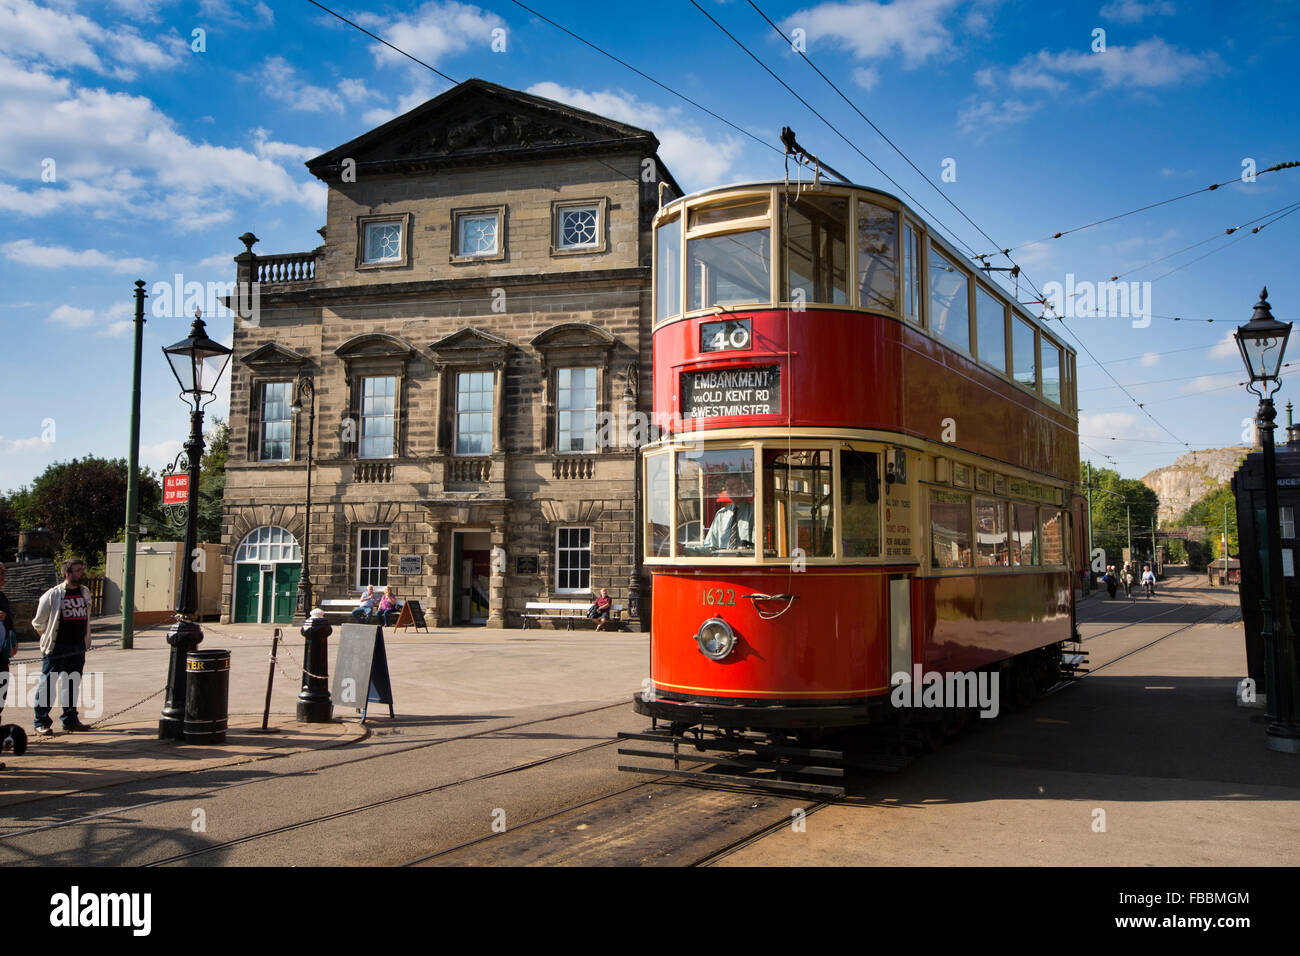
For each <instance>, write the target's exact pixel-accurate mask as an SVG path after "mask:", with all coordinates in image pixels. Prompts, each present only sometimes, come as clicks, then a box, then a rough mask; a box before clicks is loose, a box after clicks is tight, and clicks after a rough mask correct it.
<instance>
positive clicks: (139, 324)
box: [122, 279, 145, 651]
mask: <svg viewBox="0 0 1300 956" xmlns="http://www.w3.org/2000/svg"><path fill="white" fill-rule="evenodd" d="M144 300H145V291H144V280H143V279H137V280H136V281H135V357H134V360H133V364H132V367H131V443H130V446H129V447H128V448H127V453H126V544H125V550H124V551H123V552H122V650H124V651H129V650H130V649H131V647H132V646H133V644H134V635H135V542H136V522H137V521H138V520H139V514H138V508H139V498H140V487H139V485H140V479H139V472H140V354H141V350H142V349H143V348H144Z"/></svg>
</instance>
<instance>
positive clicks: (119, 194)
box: [0, 0, 325, 230]
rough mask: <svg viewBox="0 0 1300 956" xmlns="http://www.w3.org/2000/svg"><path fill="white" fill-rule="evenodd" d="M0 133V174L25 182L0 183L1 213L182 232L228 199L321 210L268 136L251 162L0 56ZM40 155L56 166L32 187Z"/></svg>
mask: <svg viewBox="0 0 1300 956" xmlns="http://www.w3.org/2000/svg"><path fill="white" fill-rule="evenodd" d="M3 2H5V0H0V3H3ZM0 129H3V130H5V135H4V136H3V137H0V174H7V175H9V176H11V177H13V178H14V179H16V180H19V181H21V182H25V183H31V185H30V186H27V187H25V188H20V186H19V185H17V184H15V183H12V182H11V183H5V182H0V210H8V211H12V212H16V213H20V214H23V215H29V216H34V215H49V214H52V213H55V212H64V211H67V210H70V209H71V210H80V211H86V212H90V213H91V214H93V215H96V216H112V215H122V214H123V213H126V212H128V211H129V212H130V214H131V215H132V216H134V217H137V218H140V219H142V220H161V221H166V222H168V223H169V224H171V225H173V226H174V227H175V228H178V229H181V230H190V229H197V228H201V227H203V226H207V225H210V224H212V223H217V222H224V221H226V220H228V219H229V218H230V217H231V209H230V208H229V200H230V199H231V198H233V197H238V198H243V199H255V200H259V201H262V202H268V203H282V202H287V203H295V204H301V205H303V206H306V207H308V208H310V209H311V210H312V211H314V212H319V211H321V210H322V209H323V208H324V202H325V187H324V185H323V184H321V183H318V182H315V181H314V180H313V181H310V182H299V181H297V180H295V178H294V177H293V176H291V175H290V174H289V172H288V171H287V170H286V169H284V168H283V166H281V165H280V164H279V163H278V162H276V159H277V158H279V157H280V156H281V155H283V152H284V148H287V144H271V143H270V142H269V140H268V141H267V142H268V153H267V155H264V156H259V155H255V154H254V153H251V152H249V151H248V150H246V149H242V148H236V147H229V146H218V145H212V144H209V143H204V142H195V141H193V140H191V139H190V138H189V137H187V136H186V135H184V134H183V133H181V132H180V131H179V130H178V129H177V127H176V124H175V122H174V121H173V120H172V119H171V118H170V117H168V116H167V115H165V114H164V113H163V112H162V111H161V110H159V109H158V107H157V106H156V105H155V104H154V103H153V102H152V101H151V100H150V99H148V98H147V97H143V96H135V95H131V94H127V93H111V92H109V91H107V90H104V89H88V88H76V87H74V86H73V84H72V83H71V82H70V81H68V80H67V79H64V78H56V77H54V76H52V75H50V74H48V73H42V72H40V71H33V70H31V69H26V68H24V67H22V66H21V65H20V64H18V63H16V62H15V61H13V60H11V59H9V58H7V57H5V56H4V55H3V54H0ZM33 157H36V158H35V159H34V158H33ZM41 157H49V158H51V159H53V160H54V161H55V169H56V179H55V181H54V182H51V183H44V182H40V181H39V179H38V177H39V175H40V170H41V163H40V158H41ZM303 175H305V173H304V174H303Z"/></svg>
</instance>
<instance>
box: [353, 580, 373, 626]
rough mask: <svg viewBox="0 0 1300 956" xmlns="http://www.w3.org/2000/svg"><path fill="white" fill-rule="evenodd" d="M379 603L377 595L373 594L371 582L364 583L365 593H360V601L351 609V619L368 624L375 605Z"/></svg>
mask: <svg viewBox="0 0 1300 956" xmlns="http://www.w3.org/2000/svg"><path fill="white" fill-rule="evenodd" d="M378 604H379V596H378V595H377V594H375V586H374V585H373V584H367V585H366V593H365V594H363V595H361V603H360V604H358V605H357V606H356V607H355V608H353V610H352V620H354V621H356V622H357V623H358V624H368V623H369V622H370V619H371V618H372V617H373V616H374V614H375V606H376V605H378Z"/></svg>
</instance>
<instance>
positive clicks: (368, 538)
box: [357, 528, 388, 588]
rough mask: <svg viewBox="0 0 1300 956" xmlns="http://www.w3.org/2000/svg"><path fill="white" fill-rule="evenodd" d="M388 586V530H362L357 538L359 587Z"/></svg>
mask: <svg viewBox="0 0 1300 956" xmlns="http://www.w3.org/2000/svg"><path fill="white" fill-rule="evenodd" d="M371 584H373V585H374V586H375V587H377V588H382V587H385V586H386V585H387V584H388V529H387V528H362V529H361V531H360V533H359V534H358V536H357V587H359V588H364V587H366V586H367V585H371Z"/></svg>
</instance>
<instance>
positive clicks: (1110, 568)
mask: <svg viewBox="0 0 1300 956" xmlns="http://www.w3.org/2000/svg"><path fill="white" fill-rule="evenodd" d="M1102 580H1103V581H1105V582H1106V593H1107V594H1109V595H1110V599H1111V600H1112V601H1113V600H1115V592H1116V591H1118V590H1119V580H1118V576H1117V575H1116V574H1115V565H1113V564H1108V565H1106V573H1105V575H1104V576H1103V577H1102Z"/></svg>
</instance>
